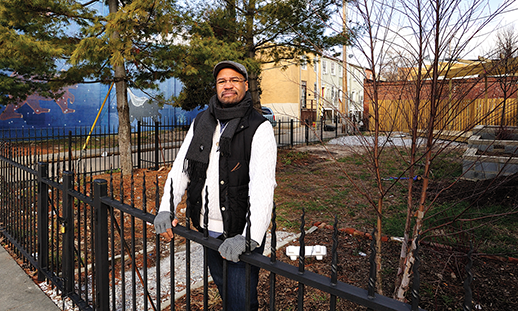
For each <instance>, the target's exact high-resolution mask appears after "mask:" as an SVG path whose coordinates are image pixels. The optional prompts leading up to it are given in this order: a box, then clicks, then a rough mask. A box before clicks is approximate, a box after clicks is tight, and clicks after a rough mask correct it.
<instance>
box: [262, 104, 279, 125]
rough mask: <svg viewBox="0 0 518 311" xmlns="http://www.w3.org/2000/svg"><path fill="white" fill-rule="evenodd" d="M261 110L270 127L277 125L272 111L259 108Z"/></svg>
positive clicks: (266, 108)
mask: <svg viewBox="0 0 518 311" xmlns="http://www.w3.org/2000/svg"><path fill="white" fill-rule="evenodd" d="M261 110H262V111H263V116H264V117H265V118H266V119H268V121H270V123H271V124H272V126H276V125H277V121H275V115H274V114H273V111H272V110H271V109H270V108H268V107H261Z"/></svg>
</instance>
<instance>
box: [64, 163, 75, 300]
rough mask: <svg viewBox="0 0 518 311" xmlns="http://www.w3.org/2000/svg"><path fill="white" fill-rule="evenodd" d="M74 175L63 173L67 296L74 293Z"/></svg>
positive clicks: (67, 172)
mask: <svg viewBox="0 0 518 311" xmlns="http://www.w3.org/2000/svg"><path fill="white" fill-rule="evenodd" d="M73 183H74V174H73V173H72V172H70V171H65V172H63V187H64V188H63V224H61V225H62V226H63V229H64V230H63V231H62V232H63V262H62V265H63V276H64V278H65V284H64V285H65V290H64V291H65V295H70V294H71V293H72V292H73V291H74V206H73V204H72V203H73V198H72V196H71V195H70V194H69V192H70V190H72V189H73Z"/></svg>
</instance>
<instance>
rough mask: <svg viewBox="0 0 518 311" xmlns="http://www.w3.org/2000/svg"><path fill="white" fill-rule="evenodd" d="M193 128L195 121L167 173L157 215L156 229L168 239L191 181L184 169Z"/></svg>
mask: <svg viewBox="0 0 518 311" xmlns="http://www.w3.org/2000/svg"><path fill="white" fill-rule="evenodd" d="M193 129H194V122H193V123H192V124H191V127H190V128H189V131H188V132H187V135H186V136H185V139H184V141H183V143H182V146H181V147H180V150H179V151H178V154H177V155H176V159H175V160H174V162H173V167H172V168H171V170H170V171H169V174H167V179H166V182H165V185H164V194H163V195H162V199H161V202H160V208H159V209H158V214H157V216H156V217H155V223H154V225H155V230H156V232H157V233H159V234H163V233H166V235H164V237H165V238H166V240H169V239H170V238H172V231H171V227H172V226H176V224H177V222H178V220H177V219H176V216H175V215H176V207H177V206H178V204H179V203H180V202H181V201H182V197H183V195H184V193H185V190H186V189H187V184H188V183H189V176H188V175H187V173H186V172H185V170H184V162H185V156H186V154H187V150H188V149H189V145H190V144H191V140H192V136H193V131H194V130H193ZM171 196H173V206H171ZM168 237H169V239H168Z"/></svg>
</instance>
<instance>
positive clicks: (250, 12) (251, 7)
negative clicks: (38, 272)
mask: <svg viewBox="0 0 518 311" xmlns="http://www.w3.org/2000/svg"><path fill="white" fill-rule="evenodd" d="M255 1H256V0H249V1H248V6H247V8H246V26H245V27H246V31H245V40H246V50H247V52H248V58H250V59H255V45H254V15H255ZM248 90H249V91H250V94H251V95H252V103H253V104H254V108H255V109H257V110H258V111H261V100H260V98H259V73H258V72H256V71H254V70H249V72H248Z"/></svg>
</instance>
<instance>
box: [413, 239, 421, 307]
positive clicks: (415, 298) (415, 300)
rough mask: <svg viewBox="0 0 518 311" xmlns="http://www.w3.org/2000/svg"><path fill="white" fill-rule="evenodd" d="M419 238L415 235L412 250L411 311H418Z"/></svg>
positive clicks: (419, 280)
mask: <svg viewBox="0 0 518 311" xmlns="http://www.w3.org/2000/svg"><path fill="white" fill-rule="evenodd" d="M419 238H420V235H419V234H417V237H416V238H415V240H414V244H415V248H414V251H413V253H414V264H413V265H412V273H413V274H414V279H413V280H412V293H411V295H412V311H417V310H419V298H420V297H419V286H420V283H421V277H420V275H419V264H420V263H421V259H420V258H419Z"/></svg>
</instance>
